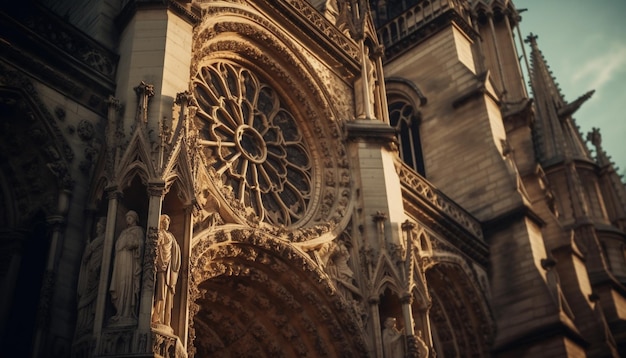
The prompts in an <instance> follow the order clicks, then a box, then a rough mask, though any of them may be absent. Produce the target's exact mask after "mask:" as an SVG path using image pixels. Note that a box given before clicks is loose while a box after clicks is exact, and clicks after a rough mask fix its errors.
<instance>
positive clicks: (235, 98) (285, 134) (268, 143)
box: [193, 62, 311, 226]
mask: <svg viewBox="0 0 626 358" xmlns="http://www.w3.org/2000/svg"><path fill="white" fill-rule="evenodd" d="M193 84H194V97H195V99H196V100H197V102H198V111H197V114H196V119H197V123H198V126H199V129H200V138H201V139H200V140H199V144H200V145H201V147H202V150H203V153H204V156H205V159H206V160H207V163H208V164H209V165H210V166H211V167H212V168H213V170H214V171H215V173H216V174H217V175H218V176H219V178H220V179H221V181H222V183H223V184H224V185H225V186H227V187H229V188H232V193H233V196H234V197H235V199H236V200H238V201H239V202H240V203H241V204H243V205H245V206H246V207H249V208H252V209H253V210H254V211H255V212H256V214H257V215H258V216H259V217H260V219H261V220H264V221H267V222H270V223H272V224H282V225H285V226H288V225H291V224H293V223H295V222H297V221H298V220H300V219H301V218H302V217H303V215H304V213H305V211H306V209H307V206H308V204H309V200H310V198H311V161H310V159H309V155H308V153H309V151H308V148H307V145H306V143H305V141H304V138H303V135H302V133H301V131H300V129H299V128H298V125H297V123H296V120H295V119H294V117H293V115H292V114H291V112H290V111H289V110H288V109H287V108H285V106H284V104H283V103H282V102H281V99H280V97H279V96H278V94H277V93H276V91H275V90H273V89H272V87H271V86H269V85H268V84H267V83H264V82H263V81H261V80H260V79H259V78H258V77H257V76H256V75H254V74H253V73H252V72H250V71H249V70H247V69H245V68H243V67H241V66H239V65H235V64H231V63H223V62H222V63H214V64H211V65H207V66H204V67H202V68H201V69H200V71H199V72H198V74H197V76H196V77H195V79H194V81H193Z"/></svg>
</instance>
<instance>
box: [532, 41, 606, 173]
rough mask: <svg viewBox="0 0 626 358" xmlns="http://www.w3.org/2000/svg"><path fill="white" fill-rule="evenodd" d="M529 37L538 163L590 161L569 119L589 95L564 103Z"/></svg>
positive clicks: (581, 140)
mask: <svg viewBox="0 0 626 358" xmlns="http://www.w3.org/2000/svg"><path fill="white" fill-rule="evenodd" d="M537 38H538V37H537V36H536V35H533V34H532V33H531V34H530V35H529V36H528V37H527V38H526V40H525V42H526V43H528V44H530V48H531V50H530V69H529V72H530V73H529V76H530V86H531V88H532V92H533V97H534V99H535V111H536V112H535V115H536V121H535V127H534V132H533V136H534V140H535V146H536V148H537V155H538V159H539V161H540V162H541V163H542V164H544V165H550V164H554V163H558V162H562V161H565V160H573V159H583V160H588V161H593V160H592V158H591V155H590V153H589V150H588V149H587V147H586V146H585V143H584V141H583V137H582V134H581V133H580V130H579V128H578V126H577V125H576V122H575V120H574V118H572V115H573V114H574V113H575V112H576V111H577V110H578V108H580V106H581V105H582V104H583V103H584V102H585V101H587V100H588V99H589V98H591V96H592V95H593V93H594V91H589V92H587V93H585V94H584V95H582V96H580V97H579V98H578V99H576V100H575V101H574V102H572V103H568V102H567V101H565V99H564V97H563V94H562V93H561V90H560V88H559V86H558V83H557V82H556V80H555V79H554V77H553V76H552V71H550V67H549V66H548V64H547V62H546V60H545V58H544V57H543V54H542V53H541V51H540V50H539V48H538V46H537Z"/></svg>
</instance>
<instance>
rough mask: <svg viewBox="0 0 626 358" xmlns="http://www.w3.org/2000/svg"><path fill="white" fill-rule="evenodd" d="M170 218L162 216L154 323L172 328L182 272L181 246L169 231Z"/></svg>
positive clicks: (153, 312)
mask: <svg viewBox="0 0 626 358" xmlns="http://www.w3.org/2000/svg"><path fill="white" fill-rule="evenodd" d="M169 227H170V217H169V216H167V215H161V218H160V219H159V235H158V239H157V240H158V241H157V249H156V250H157V252H156V285H155V293H154V308H153V310H152V323H154V324H162V325H166V326H170V324H171V320H172V306H173V303H174V294H175V293H176V282H177V281H178V271H179V270H180V246H178V243H177V242H176V238H175V237H174V235H173V234H172V233H171V232H169V231H167V230H168V229H169Z"/></svg>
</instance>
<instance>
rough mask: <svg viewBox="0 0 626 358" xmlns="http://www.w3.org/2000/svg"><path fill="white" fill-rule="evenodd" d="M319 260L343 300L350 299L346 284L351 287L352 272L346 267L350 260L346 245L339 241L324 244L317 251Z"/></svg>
mask: <svg viewBox="0 0 626 358" xmlns="http://www.w3.org/2000/svg"><path fill="white" fill-rule="evenodd" d="M319 255H320V258H321V259H322V261H323V263H324V266H325V268H326V273H328V275H329V276H330V277H331V278H332V279H333V281H335V285H336V286H337V288H338V289H339V291H340V292H341V293H342V294H343V295H344V297H345V298H351V297H352V295H351V291H350V290H349V289H348V288H347V287H346V284H349V285H352V278H353V277H354V272H352V269H351V268H350V266H349V265H348V260H350V252H348V248H347V247H346V245H345V244H344V243H343V242H341V241H339V243H336V242H334V241H331V242H328V243H326V244H324V245H323V246H322V247H321V248H320V250H319Z"/></svg>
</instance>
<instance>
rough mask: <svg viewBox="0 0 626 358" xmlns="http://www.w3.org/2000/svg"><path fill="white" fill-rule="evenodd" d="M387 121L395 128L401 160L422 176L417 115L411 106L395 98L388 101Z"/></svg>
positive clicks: (422, 168) (422, 165)
mask: <svg viewBox="0 0 626 358" xmlns="http://www.w3.org/2000/svg"><path fill="white" fill-rule="evenodd" d="M389 121H390V124H391V126H392V127H394V128H396V131H397V137H398V146H399V149H400V157H401V158H402V160H403V161H404V162H405V163H406V164H407V165H409V166H410V167H411V168H413V169H415V171H416V172H418V173H419V174H421V175H422V176H425V175H426V170H425V168H424V158H423V155H422V145H421V141H420V128H419V125H420V123H419V117H418V114H417V113H416V111H415V109H414V108H413V106H412V105H411V104H410V103H408V102H406V101H404V100H396V101H393V102H390V103H389Z"/></svg>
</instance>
